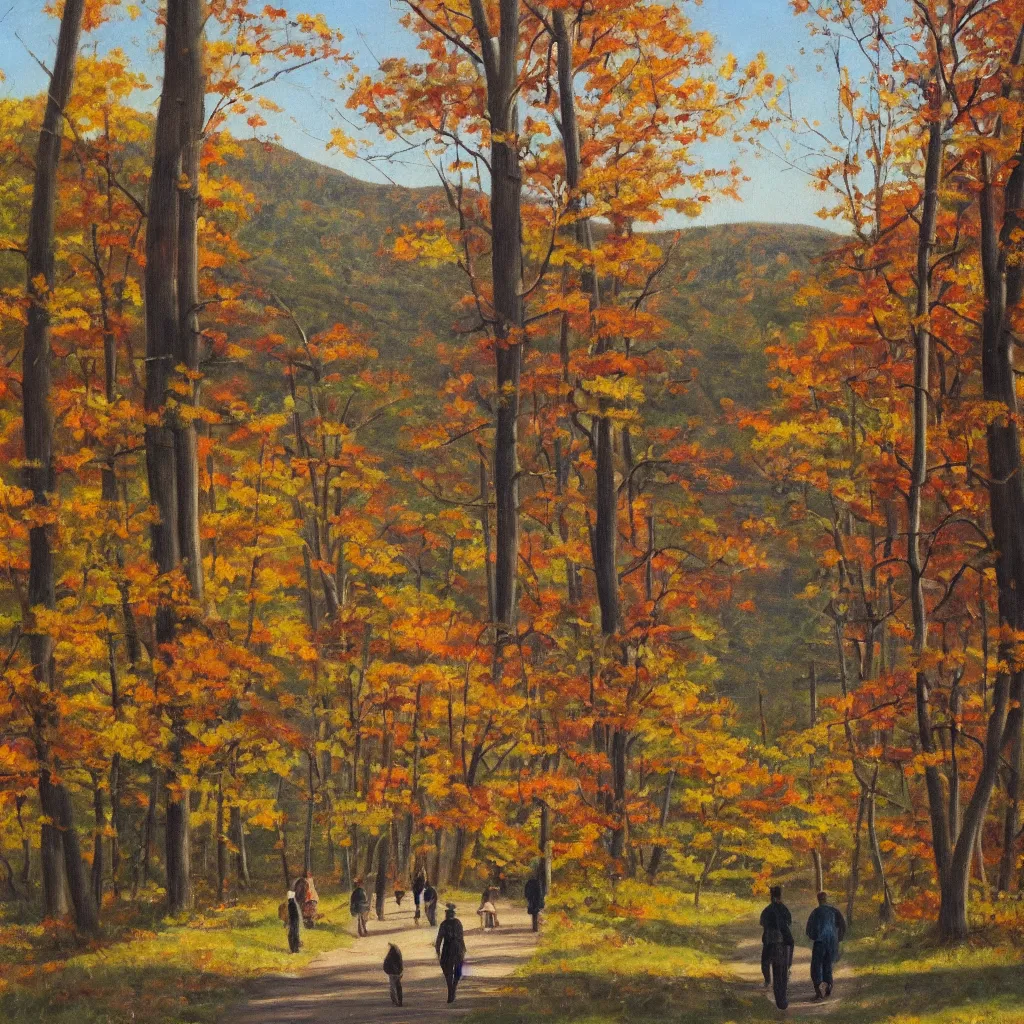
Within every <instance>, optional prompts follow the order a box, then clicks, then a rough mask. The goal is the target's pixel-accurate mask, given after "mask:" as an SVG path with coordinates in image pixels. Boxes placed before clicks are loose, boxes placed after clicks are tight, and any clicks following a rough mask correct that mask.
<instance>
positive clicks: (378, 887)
mask: <svg viewBox="0 0 1024 1024" xmlns="http://www.w3.org/2000/svg"><path fill="white" fill-rule="evenodd" d="M390 852H391V831H390V829H389V830H388V831H387V832H384V833H382V834H381V837H380V839H379V840H378V842H377V878H376V880H375V882H374V886H373V892H374V895H375V897H376V911H377V920H378V921H383V920H384V900H385V896H386V893H387V884H388V855H389V853H390Z"/></svg>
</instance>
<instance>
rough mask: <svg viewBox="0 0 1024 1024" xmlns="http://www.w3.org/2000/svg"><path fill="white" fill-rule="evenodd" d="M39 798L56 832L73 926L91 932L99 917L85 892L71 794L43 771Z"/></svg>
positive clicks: (86, 877)
mask: <svg viewBox="0 0 1024 1024" xmlns="http://www.w3.org/2000/svg"><path fill="white" fill-rule="evenodd" d="M39 797H40V803H41V804H42V810H43V813H44V814H45V815H46V816H47V817H48V818H50V820H51V821H53V822H54V824H55V825H56V828H57V831H58V832H59V833H60V839H61V851H62V853H63V856H64V876H65V878H66V880H67V893H68V898H69V899H70V901H71V907H72V912H73V913H74V916H75V924H76V926H77V927H78V928H79V929H80V930H82V931H86V932H94V931H96V929H97V928H98V927H99V917H98V914H97V911H96V904H95V902H94V901H93V898H92V892H91V891H90V889H89V877H88V875H87V874H86V871H85V864H84V863H83V861H82V851H81V848H80V846H79V843H78V833H77V832H76V831H75V823H74V817H73V814H72V809H71V794H70V793H69V792H68V791H67V788H66V787H65V786H63V785H61V784H54V783H53V782H52V781H51V779H50V775H49V772H48V770H46V769H44V770H43V772H42V773H41V774H40V777H39Z"/></svg>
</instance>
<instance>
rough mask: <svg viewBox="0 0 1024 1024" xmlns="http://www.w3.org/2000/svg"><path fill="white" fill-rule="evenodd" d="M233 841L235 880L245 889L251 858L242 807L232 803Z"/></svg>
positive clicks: (247, 884)
mask: <svg viewBox="0 0 1024 1024" xmlns="http://www.w3.org/2000/svg"><path fill="white" fill-rule="evenodd" d="M231 841H232V842H233V843H234V844H235V880H236V881H237V882H238V884H239V886H240V887H241V888H243V889H247V888H248V887H249V858H248V855H247V854H246V849H245V825H244V823H243V822H242V809H241V808H240V807H238V806H236V805H235V804H232V805H231Z"/></svg>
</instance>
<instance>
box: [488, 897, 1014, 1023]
mask: <svg viewBox="0 0 1024 1024" xmlns="http://www.w3.org/2000/svg"><path fill="white" fill-rule="evenodd" d="M759 909H760V903H754V902H751V901H747V900H742V899H739V898H737V897H734V896H728V895H721V894H709V895H708V896H707V897H706V898H705V901H704V906H703V907H702V908H701V909H700V910H695V909H694V907H693V903H692V897H691V896H689V895H688V894H684V893H678V892H674V891H673V890H671V889H667V888H661V889H654V890H652V889H649V888H647V887H646V886H643V885H640V884H623V885H621V886H620V887H619V889H618V892H617V894H616V896H615V897H614V898H611V897H609V896H607V895H606V896H603V897H602V896H591V897H590V898H589V899H588V900H587V902H584V897H583V896H582V894H580V893H578V892H570V893H569V894H568V895H567V896H563V895H561V894H559V895H558V897H557V898H556V899H554V900H552V901H551V902H550V904H549V912H548V915H547V922H546V925H545V930H544V932H543V934H542V937H541V941H540V945H539V947H538V949H537V952H536V954H535V955H534V956H533V958H532V959H531V960H530V962H529V963H527V964H526V965H525V966H524V967H522V968H521V969H520V970H519V971H518V972H517V974H516V976H515V977H514V978H513V979H512V980H511V981H510V983H509V984H508V985H507V986H506V987H505V989H504V990H503V991H502V993H501V999H500V1000H496V1001H495V1004H494V1005H493V1007H492V1008H489V1009H488V1010H487V1011H486V1012H485V1013H481V1014H477V1015H476V1016H474V1017H472V1018H471V1021H472V1024H485V1022H493V1024H527V1022H532V1021H544V1022H548V1024H667V1022H669V1021H671V1022H673V1024H766V1022H774V1021H778V1020H780V1019H784V1015H783V1014H781V1013H779V1012H778V1011H777V1010H775V1008H774V1006H772V1004H771V1003H770V1002H769V1001H768V1000H767V999H765V998H764V997H763V996H762V995H761V993H760V992H759V991H757V989H756V988H755V987H754V986H752V985H749V984H746V985H745V984H744V983H743V982H742V981H738V980H737V979H736V978H735V977H734V976H733V974H732V971H731V969H730V966H729V962H730V960H732V959H734V957H735V953H734V949H735V943H736V941H737V940H738V939H739V938H740V937H743V936H746V937H748V938H749V937H750V936H751V934H752V933H753V934H756V924H755V921H756V916H755V915H756V912H757V911H758V910H759ZM1021 934H1022V929H1020V928H1019V927H1016V922H1009V921H1007V922H1003V924H1002V928H1001V929H1000V928H997V927H996V926H994V925H992V926H989V927H988V928H987V929H986V930H983V931H981V932H979V933H978V934H977V935H976V936H975V937H974V939H972V941H971V943H969V944H967V945H964V946H962V947H959V948H956V949H948V948H943V947H941V946H939V945H937V944H936V943H935V941H934V940H933V939H932V938H931V937H930V933H929V932H928V931H927V930H926V929H925V928H924V927H922V926H920V925H900V926H899V927H896V928H893V929H891V930H890V931H888V932H884V933H883V932H879V933H877V934H874V935H868V936H866V937H863V938H858V939H856V940H855V941H851V942H849V943H847V944H846V946H845V948H844V959H845V961H846V962H847V963H849V964H851V965H853V966H854V968H855V970H856V978H855V979H854V980H853V981H847V980H844V981H843V982H842V984H841V986H840V993H839V994H840V996H841V998H840V999H839V1000H838V1001H837V1002H836V1003H834V1004H832V1005H831V1006H830V1007H829V1013H828V1014H827V1017H826V1018H825V1019H827V1021H829V1024H1024V970H1022V968H1024V948H1022V946H1021V944H1020V937H1021ZM803 969H804V970H806V967H804V968H803ZM801 980H802V979H801ZM806 1009H808V1007H806V1006H800V1005H798V1004H792V1005H791V1009H790V1014H789V1015H790V1016H795V1017H797V1018H802V1019H814V1017H805V1011H806Z"/></svg>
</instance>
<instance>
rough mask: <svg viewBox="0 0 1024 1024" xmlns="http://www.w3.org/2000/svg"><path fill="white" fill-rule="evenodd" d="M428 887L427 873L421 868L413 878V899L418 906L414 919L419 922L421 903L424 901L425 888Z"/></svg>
mask: <svg viewBox="0 0 1024 1024" xmlns="http://www.w3.org/2000/svg"><path fill="white" fill-rule="evenodd" d="M426 887H427V873H426V872H425V871H424V870H423V868H420V869H419V870H418V871H417V872H416V874H415V875H414V876H413V879H412V901H413V903H414V904H415V906H416V913H415V915H414V920H415V921H416V923H417V924H419V920H420V904H421V903H422V902H423V890H424V889H426Z"/></svg>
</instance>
